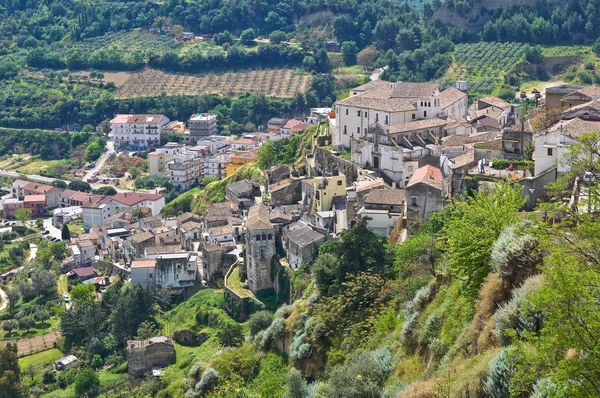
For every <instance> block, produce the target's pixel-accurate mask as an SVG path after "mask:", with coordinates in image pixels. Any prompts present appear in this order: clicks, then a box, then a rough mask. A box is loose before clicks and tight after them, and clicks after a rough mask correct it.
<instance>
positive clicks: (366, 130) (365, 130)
mask: <svg viewBox="0 0 600 398" xmlns="http://www.w3.org/2000/svg"><path fill="white" fill-rule="evenodd" d="M365 135H367V128H366V127H365Z"/></svg>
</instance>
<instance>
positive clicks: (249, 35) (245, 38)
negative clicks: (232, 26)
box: [240, 28, 256, 45]
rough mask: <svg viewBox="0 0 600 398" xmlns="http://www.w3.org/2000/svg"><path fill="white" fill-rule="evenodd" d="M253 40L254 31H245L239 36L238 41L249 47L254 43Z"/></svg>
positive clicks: (254, 38)
mask: <svg viewBox="0 0 600 398" xmlns="http://www.w3.org/2000/svg"><path fill="white" fill-rule="evenodd" d="M254 40H256V34H255V33H254V29H251V28H249V29H246V30H244V31H243V32H242V34H241V35H240V41H241V42H242V43H243V44H245V45H250V44H252V43H254Z"/></svg>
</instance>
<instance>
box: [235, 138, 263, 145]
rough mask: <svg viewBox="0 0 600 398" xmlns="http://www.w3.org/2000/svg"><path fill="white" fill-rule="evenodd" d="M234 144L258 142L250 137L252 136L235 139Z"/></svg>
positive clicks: (253, 143)
mask: <svg viewBox="0 0 600 398" xmlns="http://www.w3.org/2000/svg"><path fill="white" fill-rule="evenodd" d="M232 144H237V145H256V144H257V142H256V141H254V140H253V139H250V138H240V139H239V140H235V141H233V142H232Z"/></svg>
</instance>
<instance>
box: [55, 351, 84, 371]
mask: <svg viewBox="0 0 600 398" xmlns="http://www.w3.org/2000/svg"><path fill="white" fill-rule="evenodd" d="M78 363H79V360H78V359H77V357H76V356H75V355H67V356H66V357H64V358H61V359H58V360H56V361H54V368H55V369H56V370H67V369H71V368H73V367H75V366H77V364H78Z"/></svg>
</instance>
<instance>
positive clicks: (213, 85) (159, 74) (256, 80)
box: [115, 68, 311, 99]
mask: <svg viewBox="0 0 600 398" xmlns="http://www.w3.org/2000/svg"><path fill="white" fill-rule="evenodd" d="M310 80H311V76H310V75H308V74H301V73H297V72H294V71H292V70H291V69H270V70H252V71H243V72H227V73H209V74H199V75H189V74H174V73H166V72H163V71H159V70H154V69H150V68H147V69H144V70H143V71H141V72H139V73H136V74H134V75H132V76H131V77H130V78H129V80H128V81H127V82H126V83H125V84H124V85H123V86H122V87H121V88H120V89H119V90H118V91H117V92H116V93H115V98H117V99H126V98H133V97H156V96H159V95H161V94H162V93H165V94H166V95H168V96H171V95H181V94H183V95H202V94H224V95H228V96H230V97H237V96H239V95H241V94H244V93H251V94H258V93H264V94H265V95H267V96H274V97H281V98H292V97H293V96H294V95H295V94H296V93H297V92H304V91H306V89H308V87H309V85H310Z"/></svg>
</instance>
